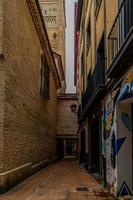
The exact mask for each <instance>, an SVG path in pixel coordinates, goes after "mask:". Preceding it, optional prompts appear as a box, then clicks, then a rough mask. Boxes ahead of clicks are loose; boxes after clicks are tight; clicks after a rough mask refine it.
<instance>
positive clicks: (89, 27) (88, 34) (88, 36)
mask: <svg viewBox="0 0 133 200" xmlns="http://www.w3.org/2000/svg"><path fill="white" fill-rule="evenodd" d="M90 45H91V24H90V20H89V24H88V28H87V53H88V50H89V48H90Z"/></svg>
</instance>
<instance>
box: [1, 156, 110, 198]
mask: <svg viewBox="0 0 133 200" xmlns="http://www.w3.org/2000/svg"><path fill="white" fill-rule="evenodd" d="M82 190H85V191H82ZM94 199H95V200H96V199H97V200H113V198H112V197H111V196H109V194H108V193H107V192H106V191H104V190H103V188H102V186H101V185H100V184H99V183H97V181H96V180H95V179H94V178H93V177H92V176H91V175H89V174H88V173H87V172H86V171H85V170H84V169H83V167H81V166H79V165H78V164H77V163H76V161H75V160H72V159H65V160H63V161H59V162H56V163H54V164H51V165H50V166H48V167H46V168H45V169H43V170H41V171H40V172H39V173H37V174H35V175H34V176H32V177H31V178H29V179H27V180H26V181H24V182H23V183H21V184H20V185H18V186H17V187H16V188H14V189H13V190H11V191H9V192H8V193H6V194H4V195H2V196H0V200H94Z"/></svg>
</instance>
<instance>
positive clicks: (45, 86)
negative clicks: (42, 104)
mask: <svg viewBox="0 0 133 200" xmlns="http://www.w3.org/2000/svg"><path fill="white" fill-rule="evenodd" d="M49 79H50V70H49V66H48V64H47V61H46V59H45V57H44V55H42V56H41V88H40V92H41V95H42V96H43V97H44V98H45V99H46V100H48V99H49Z"/></svg>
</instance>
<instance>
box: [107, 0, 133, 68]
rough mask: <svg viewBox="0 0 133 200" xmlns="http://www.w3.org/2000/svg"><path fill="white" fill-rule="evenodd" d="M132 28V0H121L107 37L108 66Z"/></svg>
mask: <svg viewBox="0 0 133 200" xmlns="http://www.w3.org/2000/svg"><path fill="white" fill-rule="evenodd" d="M132 28H133V0H123V1H122V2H121V4H120V8H119V11H118V14H117V16H116V19H115V22H114V24H113V26H112V29H111V32H110V34H109V37H108V59H109V61H108V65H109V66H110V65H111V64H112V62H113V60H114V59H115V57H116V56H117V54H118V52H119V50H120V48H121V47H122V45H123V43H124V42H125V40H126V38H127V37H128V34H129V32H130V31H131V29H132Z"/></svg>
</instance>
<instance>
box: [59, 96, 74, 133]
mask: <svg viewBox="0 0 133 200" xmlns="http://www.w3.org/2000/svg"><path fill="white" fill-rule="evenodd" d="M72 96H73V95H72ZM72 96H71V95H68V96H67V95H66V97H61V98H60V97H59V98H58V124H57V135H58V136H59V135H77V131H78V123H77V115H76V114H75V113H73V112H72V111H71V105H72V104H73V103H74V104H76V105H78V100H77V98H76V97H74V98H73V97H72Z"/></svg>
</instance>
